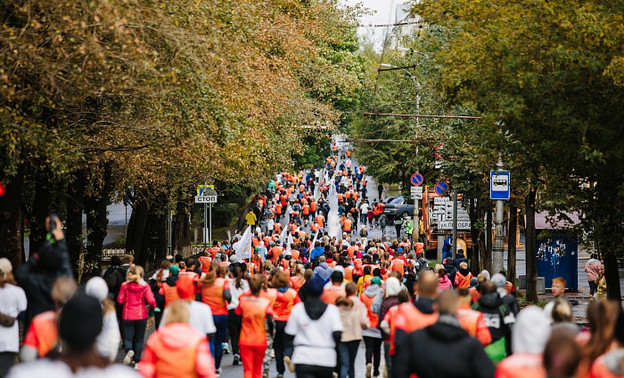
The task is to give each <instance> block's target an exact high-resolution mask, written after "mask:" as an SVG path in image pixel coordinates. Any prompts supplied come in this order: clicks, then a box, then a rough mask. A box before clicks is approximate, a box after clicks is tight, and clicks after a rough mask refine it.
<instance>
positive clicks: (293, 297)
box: [273, 288, 301, 322]
mask: <svg viewBox="0 0 624 378" xmlns="http://www.w3.org/2000/svg"><path fill="white" fill-rule="evenodd" d="M299 302H301V299H300V298H299V296H298V295H297V291H296V290H295V289H292V288H289V289H288V290H286V292H284V293H282V292H281V291H279V290H278V291H277V297H276V299H275V303H274V304H273V312H274V313H275V316H274V318H275V320H276V321H280V322H286V321H288V318H289V317H290V313H291V312H292V308H293V306H294V305H296V304H297V303H299Z"/></svg>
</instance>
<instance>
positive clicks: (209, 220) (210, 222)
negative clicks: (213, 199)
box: [208, 204, 212, 246]
mask: <svg viewBox="0 0 624 378" xmlns="http://www.w3.org/2000/svg"><path fill="white" fill-rule="evenodd" d="M208 211H209V213H210V214H209V215H208V222H209V223H208V224H209V226H208V227H209V228H208V232H209V234H208V245H210V246H212V204H210V208H209V210H208Z"/></svg>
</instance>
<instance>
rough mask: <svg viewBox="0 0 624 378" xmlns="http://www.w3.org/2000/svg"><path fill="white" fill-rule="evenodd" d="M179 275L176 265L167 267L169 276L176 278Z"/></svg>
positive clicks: (178, 268)
mask: <svg viewBox="0 0 624 378" xmlns="http://www.w3.org/2000/svg"><path fill="white" fill-rule="evenodd" d="M179 273H180V267H179V266H177V265H171V266H170V267H169V274H170V275H172V276H177V275H178V274H179Z"/></svg>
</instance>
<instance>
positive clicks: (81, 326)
mask: <svg viewBox="0 0 624 378" xmlns="http://www.w3.org/2000/svg"><path fill="white" fill-rule="evenodd" d="M101 331H102V306H101V305H100V302H99V301H98V300H97V299H96V298H95V297H92V296H90V295H87V294H86V293H84V292H82V291H79V292H78V293H77V294H76V295H74V296H73V297H72V298H71V299H70V300H69V301H67V303H66V304H65V306H63V309H62V310H61V316H60V319H59V337H60V339H61V340H63V342H64V343H65V344H66V345H67V346H69V347H70V348H71V349H73V350H77V351H82V350H86V349H89V348H90V347H91V346H92V345H93V343H94V342H95V339H96V338H97V336H98V335H99V334H100V332H101Z"/></svg>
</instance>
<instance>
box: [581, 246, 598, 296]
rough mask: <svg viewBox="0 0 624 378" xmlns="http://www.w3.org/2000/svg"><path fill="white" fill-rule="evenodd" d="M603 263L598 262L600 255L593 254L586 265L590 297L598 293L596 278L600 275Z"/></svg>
mask: <svg viewBox="0 0 624 378" xmlns="http://www.w3.org/2000/svg"><path fill="white" fill-rule="evenodd" d="M601 268H602V263H601V262H600V260H598V254H597V253H592V254H591V257H590V259H589V260H588V261H587V264H585V273H587V282H588V283H589V295H590V296H593V295H594V293H596V277H598V275H599V274H600V269H601Z"/></svg>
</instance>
